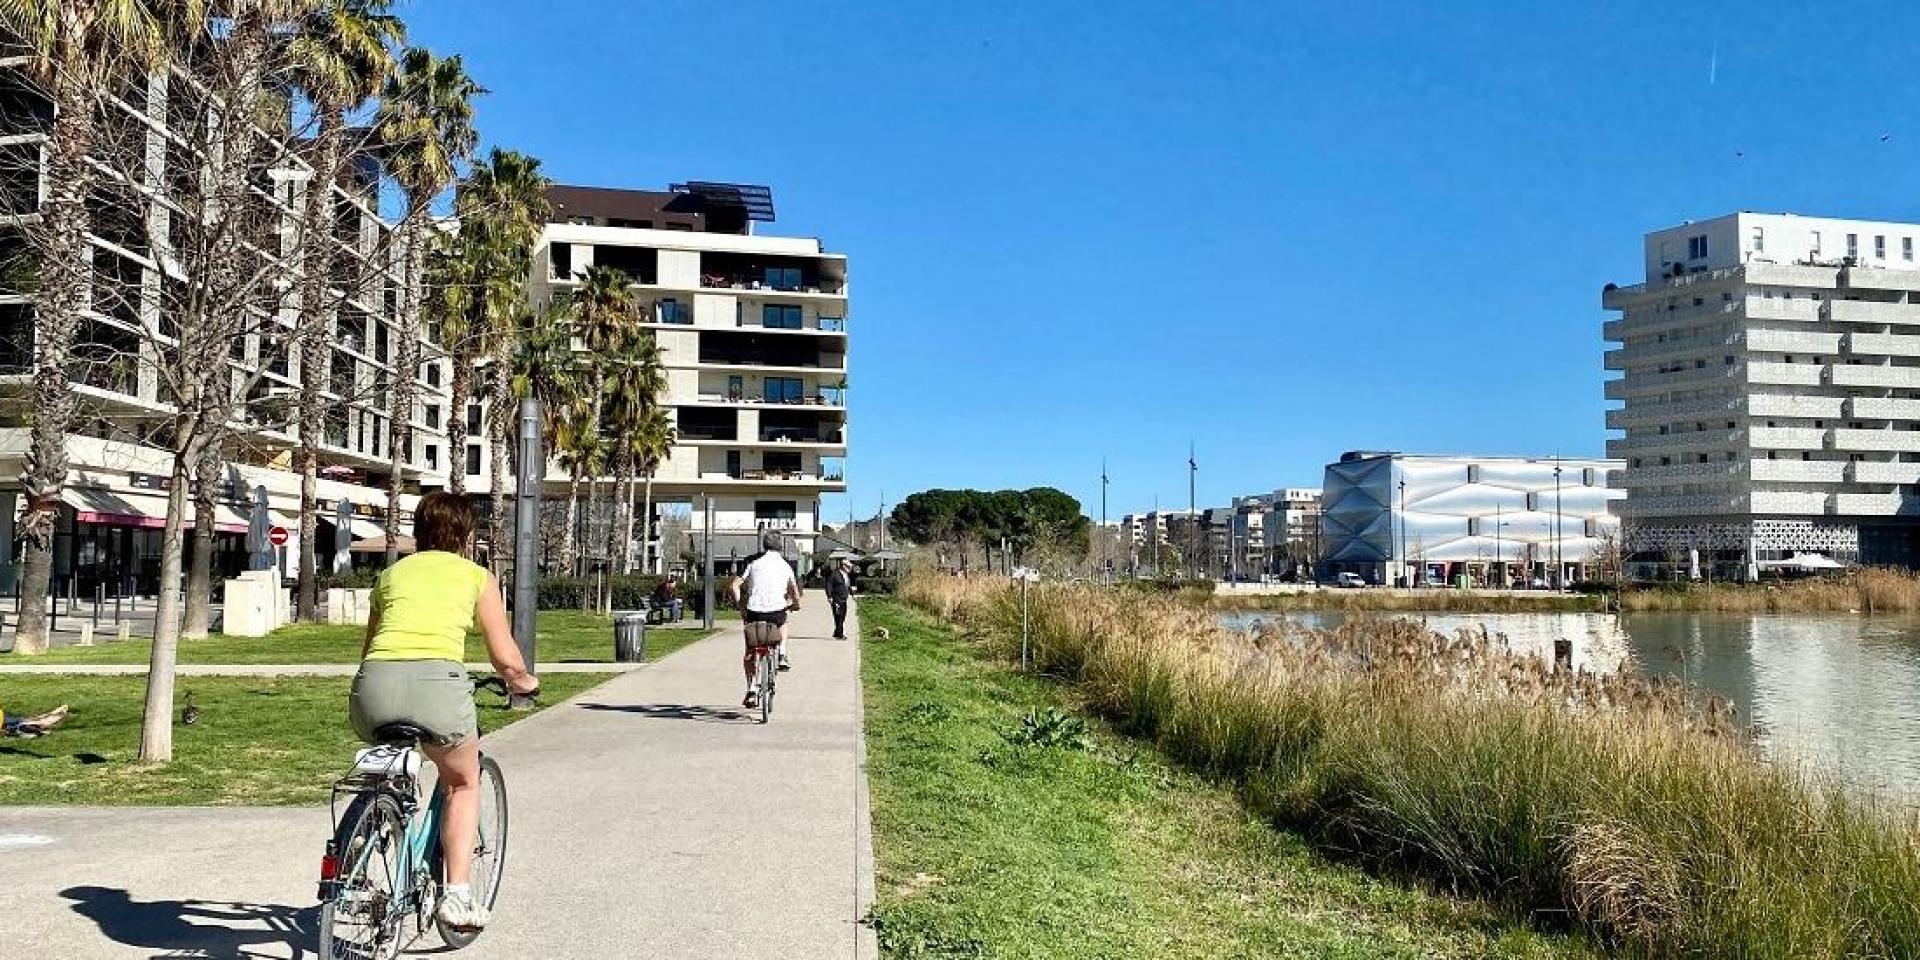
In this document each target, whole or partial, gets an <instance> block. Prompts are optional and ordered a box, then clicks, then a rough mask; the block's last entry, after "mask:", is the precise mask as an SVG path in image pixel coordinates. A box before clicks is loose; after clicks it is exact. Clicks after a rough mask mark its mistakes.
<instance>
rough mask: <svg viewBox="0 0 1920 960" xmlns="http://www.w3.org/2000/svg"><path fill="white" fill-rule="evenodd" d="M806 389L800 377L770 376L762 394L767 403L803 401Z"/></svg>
mask: <svg viewBox="0 0 1920 960" xmlns="http://www.w3.org/2000/svg"><path fill="white" fill-rule="evenodd" d="M805 390H806V383H805V382H804V381H802V380H801V379H800V378H799V377H768V378H767V379H766V384H765V386H764V388H763V390H762V392H761V396H762V397H763V398H764V399H765V401H766V402H767V403H801V402H803V394H804V391H805Z"/></svg>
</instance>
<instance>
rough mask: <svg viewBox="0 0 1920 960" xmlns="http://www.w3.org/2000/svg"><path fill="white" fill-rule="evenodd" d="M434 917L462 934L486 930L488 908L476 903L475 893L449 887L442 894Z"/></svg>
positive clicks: (465, 888) (469, 890)
mask: <svg viewBox="0 0 1920 960" xmlns="http://www.w3.org/2000/svg"><path fill="white" fill-rule="evenodd" d="M434 916H435V917H437V918H439V920H440V922H441V923H444V924H446V925H447V926H449V927H452V928H454V929H455V930H458V931H460V932H461V933H472V932H474V931H477V930H484V929H486V926H487V908H486V907H483V906H481V905H480V904H478V903H475V902H474V900H473V891H472V889H470V888H467V887H448V888H447V889H446V890H445V891H444V892H442V893H441V894H440V906H439V908H438V909H436V910H435V911H434Z"/></svg>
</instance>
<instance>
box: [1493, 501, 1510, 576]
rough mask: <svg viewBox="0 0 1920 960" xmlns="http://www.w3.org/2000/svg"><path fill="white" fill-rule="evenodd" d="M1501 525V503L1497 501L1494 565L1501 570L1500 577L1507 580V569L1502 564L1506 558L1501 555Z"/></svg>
mask: <svg viewBox="0 0 1920 960" xmlns="http://www.w3.org/2000/svg"><path fill="white" fill-rule="evenodd" d="M1501 526H1502V524H1501V522H1500V505H1499V504H1497V503H1496V504H1494V505H1493V566H1494V569H1496V570H1499V571H1500V579H1501V580H1505V579H1507V577H1506V573H1507V571H1506V570H1505V569H1503V568H1502V564H1501V561H1502V560H1504V559H1505V558H1503V557H1502V556H1500V527H1501Z"/></svg>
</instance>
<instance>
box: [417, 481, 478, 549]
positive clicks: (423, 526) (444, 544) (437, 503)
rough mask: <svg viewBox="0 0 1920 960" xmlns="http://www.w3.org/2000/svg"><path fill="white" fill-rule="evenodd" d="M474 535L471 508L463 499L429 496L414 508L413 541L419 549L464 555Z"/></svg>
mask: <svg viewBox="0 0 1920 960" xmlns="http://www.w3.org/2000/svg"><path fill="white" fill-rule="evenodd" d="M471 536H473V508H472V507H471V506H468V505H467V499H466V498H465V497H459V496H455V495H453V494H451V493H444V492H441V493H429V494H427V495H426V496H424V497H421V498H420V505H419V506H416V507H414V508H413V540H414V543H415V544H416V545H417V546H418V547H419V548H420V549H422V550H444V551H446V552H448V553H466V552H467V538H468V537H471Z"/></svg>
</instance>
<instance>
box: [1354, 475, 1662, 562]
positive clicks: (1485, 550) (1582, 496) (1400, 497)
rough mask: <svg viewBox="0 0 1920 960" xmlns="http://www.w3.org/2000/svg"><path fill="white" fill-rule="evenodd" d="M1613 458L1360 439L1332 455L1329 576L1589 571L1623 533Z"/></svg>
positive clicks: (1620, 495) (1620, 494)
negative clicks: (1417, 448)
mask: <svg viewBox="0 0 1920 960" xmlns="http://www.w3.org/2000/svg"><path fill="white" fill-rule="evenodd" d="M1620 466H1621V465H1620V462H1619V461H1617V460H1583V459H1571V458H1548V457H1541V458H1524V457H1468V456H1422V455H1414V454H1404V453H1387V452H1368V451H1354V452H1349V453H1345V454H1342V455H1341V457H1340V459H1339V460H1338V461H1337V462H1334V463H1330V464H1327V469H1326V480H1325V483H1324V485H1323V487H1324V489H1323V492H1322V495H1321V513H1320V529H1321V541H1322V549H1323V553H1322V560H1321V566H1320V570H1319V574H1320V576H1321V577H1323V578H1324V577H1332V576H1334V575H1336V574H1339V573H1356V574H1359V575H1360V576H1362V577H1364V578H1366V579H1367V580H1368V582H1371V583H1384V584H1393V583H1410V584H1413V585H1420V584H1424V583H1437V582H1442V581H1444V582H1447V583H1457V582H1459V579H1460V578H1461V577H1463V576H1464V577H1466V578H1467V580H1468V581H1469V582H1471V583H1474V584H1476V585H1486V586H1504V585H1507V584H1510V583H1513V582H1517V581H1531V580H1536V579H1538V580H1545V581H1547V582H1548V583H1550V584H1554V585H1559V584H1564V583H1572V582H1575V581H1578V580H1580V579H1583V578H1584V577H1586V576H1587V574H1588V569H1587V568H1588V567H1589V565H1590V564H1591V563H1592V561H1593V558H1594V556H1595V555H1596V553H1597V552H1599V551H1600V550H1601V549H1602V548H1603V547H1604V545H1605V544H1606V543H1607V542H1608V541H1610V540H1611V539H1613V538H1614V537H1616V536H1617V535H1618V531H1619V521H1618V520H1617V519H1616V518H1615V517H1614V516H1613V514H1612V513H1611V512H1610V509H1609V508H1610V505H1611V504H1612V503H1613V502H1614V501H1617V500H1619V499H1620V498H1621V497H1622V496H1624V493H1623V491H1620V490H1616V489H1612V488H1610V487H1609V486H1608V480H1609V478H1610V475H1611V474H1612V473H1614V472H1615V471H1617V470H1619V469H1620Z"/></svg>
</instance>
